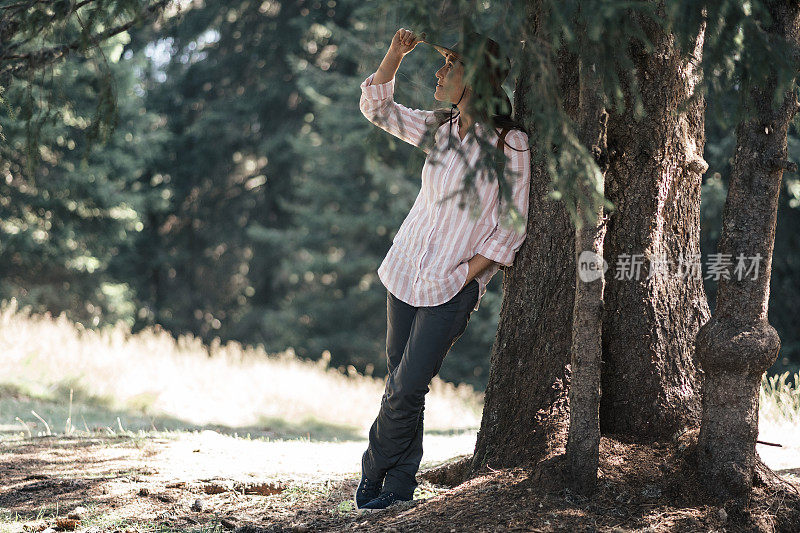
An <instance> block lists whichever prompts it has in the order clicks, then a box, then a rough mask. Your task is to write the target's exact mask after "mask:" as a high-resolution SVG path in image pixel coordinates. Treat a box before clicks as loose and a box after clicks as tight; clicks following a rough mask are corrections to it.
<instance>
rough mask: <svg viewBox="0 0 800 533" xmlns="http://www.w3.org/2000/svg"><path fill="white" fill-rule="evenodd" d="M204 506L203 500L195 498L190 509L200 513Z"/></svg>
mask: <svg viewBox="0 0 800 533" xmlns="http://www.w3.org/2000/svg"><path fill="white" fill-rule="evenodd" d="M205 507H206V504H205V503H203V500H201V499H199V498H198V499H196V500H195V501H194V503H192V507H191V509H192V511H197V512H198V513H202V512H203V509H205Z"/></svg>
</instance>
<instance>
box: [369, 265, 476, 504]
mask: <svg viewBox="0 0 800 533" xmlns="http://www.w3.org/2000/svg"><path fill="white" fill-rule="evenodd" d="M386 298H387V300H386V319H387V320H386V321H387V326H386V361H387V366H388V370H389V375H388V376H387V378H386V389H385V391H384V393H383V397H382V398H381V407H380V411H379V412H378V416H377V418H375V421H374V422H373V423H372V427H371V428H370V430H369V446H368V447H367V450H366V451H365V452H364V454H363V456H362V458H361V473H362V475H365V476H366V477H367V478H369V479H370V480H373V481H379V480H381V479H384V486H383V490H384V491H392V492H394V493H396V494H399V495H401V496H404V497H407V498H411V497H412V496H413V494H414V489H415V488H416V487H417V481H416V477H415V476H416V473H417V470H418V469H419V464H420V461H421V460H422V426H423V424H422V420H423V412H424V410H425V394H427V393H428V391H429V390H430V389H429V384H430V382H431V380H432V379H433V377H434V376H435V375H436V374H438V373H439V368H440V367H441V366H442V361H443V360H444V357H445V355H447V352H448V351H449V350H450V347H451V346H452V345H453V344H454V343H455V341H456V340H457V339H458V338H459V337H460V336H461V334H462V333H464V330H465V329H466V328H467V322H468V321H469V317H470V314H471V313H472V310H473V308H474V307H475V303H476V302H477V300H478V281H477V280H474V279H473V280H472V281H470V282H469V283H467V285H466V287H464V288H463V289H461V290H460V291H459V292H458V294H456V295H455V296H453V298H451V299H450V300H449V301H447V302H445V303H443V304H440V305H435V306H430V307H414V306H412V305H409V304H407V303H405V302H403V301H402V300H399V299H397V298H396V297H395V296H394V295H393V294H391V293H390V292H388V291H387V297H386Z"/></svg>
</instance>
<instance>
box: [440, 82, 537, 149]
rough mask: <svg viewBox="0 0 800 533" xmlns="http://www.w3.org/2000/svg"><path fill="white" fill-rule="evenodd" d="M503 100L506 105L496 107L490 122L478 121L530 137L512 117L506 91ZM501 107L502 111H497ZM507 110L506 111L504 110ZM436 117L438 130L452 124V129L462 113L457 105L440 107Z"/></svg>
mask: <svg viewBox="0 0 800 533" xmlns="http://www.w3.org/2000/svg"><path fill="white" fill-rule="evenodd" d="M501 99H504V100H505V102H504V105H502V104H501V105H500V106H498V105H497V104H495V105H494V108H495V109H494V111H495V112H494V113H492V114H491V115H490V116H489V120H488V121H487V120H485V119H484V120H480V117H479V118H478V119H477V120H480V121H481V122H482V123H486V122H489V123H490V125H491V127H492V128H495V129H496V128H505V129H508V130H520V131H522V132H523V133H525V135H530V134H529V132H528V130H527V129H526V128H525V126H523V125H522V124H521V123H520V122H519V121H518V120H516V119H515V118H514V117H512V116H511V102H510V101H509V99H508V96H506V95H505V91H504V92H503V96H501ZM498 107H500V108H501V109H497V108H498ZM504 108H505V109H504ZM433 112H434V117H435V118H436V127H437V129H438V128H439V127H441V126H442V125H443V124H445V123H447V122H450V127H451V128H452V121H453V120H457V119H458V116H459V114H460V113H461V112H460V111H459V110H458V108H456V106H455V105H453V106H451V107H449V108H448V107H440V108H437V109H434V110H433ZM503 143H504V144H505V145H506V146H508V147H509V148H511V149H512V150H516V148H514V147H513V146H510V145H509V144H508V143H506V142H505V140H503Z"/></svg>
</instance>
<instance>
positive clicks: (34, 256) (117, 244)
mask: <svg viewBox="0 0 800 533" xmlns="http://www.w3.org/2000/svg"><path fill="white" fill-rule="evenodd" d="M104 46H106V47H108V48H109V49H110V48H112V47H113V46H115V40H114V39H112V40H111V41H109V42H107V43H106V44H105V45H104ZM135 64H136V61H133V60H132V61H125V62H119V63H111V64H109V65H108V68H109V69H110V71H111V74H112V75H113V77H114V83H115V85H116V87H117V90H118V91H119V94H120V95H121V98H120V100H119V104H118V106H119V107H118V114H119V117H120V119H121V127H120V128H119V129H118V130H117V132H116V135H114V136H112V137H110V138H109V141H108V142H107V143H106V144H105V145H104V146H98V145H96V144H92V143H91V142H90V140H89V137H90V136H91V134H90V132H89V130H90V124H91V123H92V117H93V113H94V108H95V101H96V98H97V97H98V92H100V91H101V89H100V87H98V84H97V83H96V76H97V70H96V68H97V65H96V63H94V62H93V61H90V60H87V59H84V58H82V57H79V56H73V57H70V58H68V59H67V60H66V61H64V62H62V63H60V64H58V65H56V66H54V67H53V68H51V69H49V70H48V71H47V74H46V75H37V76H35V77H33V78H32V79H31V80H26V81H24V82H22V81H14V82H12V84H11V85H10V86H9V87H8V90H7V92H6V97H7V102H8V103H9V108H10V116H13V117H16V118H15V119H8V120H6V121H5V122H4V128H3V129H4V135H5V137H6V142H3V143H0V176H2V179H0V280H2V281H0V295H2V297H4V298H8V297H12V296H13V297H16V298H17V299H18V300H19V301H20V303H21V304H23V305H25V304H31V305H32V306H33V307H34V310H36V311H45V310H47V311H51V312H54V313H59V312H61V311H68V312H69V313H70V314H71V316H72V318H73V319H76V320H82V321H85V322H86V323H88V324H94V325H97V324H99V323H100V321H101V319H102V321H115V320H117V319H125V320H127V321H129V322H131V323H132V322H133V318H134V313H135V307H134V306H133V305H131V294H130V290H131V287H130V285H129V283H130V280H128V279H125V278H120V277H118V276H117V275H116V273H115V266H114V265H115V261H116V259H117V258H118V257H119V256H120V254H122V253H123V251H124V250H125V249H126V247H127V246H129V243H130V242H131V241H132V240H133V239H134V238H135V236H136V235H137V234H138V232H139V231H140V230H141V229H142V221H141V219H140V216H139V209H140V205H141V201H142V195H141V194H140V193H139V192H138V191H136V190H135V184H136V182H137V180H138V178H139V176H140V174H141V172H142V164H143V163H144V162H146V161H147V160H148V158H149V156H150V154H151V148H149V145H150V144H151V143H157V142H159V141H160V140H161V138H162V135H161V132H159V131H157V130H155V125H156V123H155V119H156V117H154V116H153V115H152V114H150V113H147V112H146V111H145V110H144V109H143V108H142V102H141V100H140V99H138V98H136V97H135V94H134V92H135V90H136V86H137V80H136V78H135V76H134V71H133V69H132V67H134V65H135ZM139 64H140V68H141V64H142V60H141V58H140V59H139ZM47 95H51V97H49V98H48V97H47ZM31 123H33V126H32V129H33V130H34V133H33V135H32V134H31V133H30V129H31ZM30 143H32V149H33V151H34V153H35V155H36V157H37V159H38V160H39V163H38V164H37V165H35V166H34V165H30V157H29V156H28V152H29V150H30V149H31V146H30V145H29V144H30Z"/></svg>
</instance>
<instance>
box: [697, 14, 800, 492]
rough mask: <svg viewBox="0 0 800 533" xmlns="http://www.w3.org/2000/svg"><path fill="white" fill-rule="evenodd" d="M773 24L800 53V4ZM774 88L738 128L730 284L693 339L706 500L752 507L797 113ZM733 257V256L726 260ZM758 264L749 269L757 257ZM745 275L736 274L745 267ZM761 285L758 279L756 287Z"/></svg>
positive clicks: (758, 92)
mask: <svg viewBox="0 0 800 533" xmlns="http://www.w3.org/2000/svg"><path fill="white" fill-rule="evenodd" d="M765 5H766V6H767V7H768V9H769V11H770V14H771V15H772V18H773V24H772V26H771V27H769V28H765V31H767V32H768V33H771V34H772V35H773V37H775V38H780V39H790V40H791V41H792V42H793V43H794V44H795V45H798V46H800V4H798V2H785V1H776V0H773V1H770V2H766V3H765ZM775 89H776V85H775V78H774V76H773V78H772V81H771V82H770V83H769V84H768V85H767V86H765V87H755V88H753V89H752V90H751V92H750V95H749V96H750V101H749V105H751V106H752V110H753V111H754V112H755V118H752V119H750V120H748V121H745V122H743V123H740V124H739V125H738V126H737V128H736V151H735V153H734V157H733V165H732V170H731V178H730V183H729V185H728V196H727V198H726V200H725V208H724V210H723V216H722V233H721V235H720V240H719V244H718V246H717V251H718V253H719V254H725V255H724V256H720V258H723V259H725V260H726V261H727V260H730V261H731V262H732V266H733V268H732V269H731V270H733V271H732V272H730V273H729V279H725V276H724V275H723V276H722V277H721V279H720V280H719V285H718V288H717V303H716V308H715V310H714V315H713V316H712V317H711V320H709V321H708V322H707V323H706V324H705V325H703V327H702V328H701V329H700V331H699V333H698V334H697V356H698V359H699V362H700V365H701V367H702V369H703V371H704V372H705V375H706V379H705V385H704V389H703V410H702V426H701V429H700V436H699V439H698V447H697V453H698V463H699V465H700V470H701V472H702V473H703V474H704V475H703V477H702V479H703V480H704V481H705V483H706V486H707V488H708V490H709V491H710V493H711V494H712V495H714V496H716V497H718V498H720V499H725V500H730V501H731V502H732V503H734V504H736V505H742V504H745V503H746V502H747V499H748V496H749V494H750V491H751V488H752V484H753V474H754V467H755V464H756V455H755V446H756V438H757V436H758V388H759V385H760V383H761V376H762V375H763V373H764V372H765V371H766V370H767V368H769V366H770V365H772V363H774V362H775V359H776V358H777V356H778V350H779V349H780V338H779V337H778V334H777V332H776V331H775V329H774V328H773V327H772V326H771V325H770V324H769V322H768V320H767V304H768V302H769V280H770V270H771V265H772V249H773V245H774V242H775V222H776V219H777V208H778V195H779V193H780V186H781V179H782V177H783V171H784V169H787V168H792V169H793V170H796V168H793V164H791V163H789V162H788V161H787V160H786V157H787V132H788V128H789V123H790V121H791V120H792V117H793V116H794V115H795V113H796V112H797V110H798V108H799V107H800V102H798V101H797V99H796V97H795V94H794V91H789V92H787V94H786V96H785V98H784V100H783V103H782V105H781V106H780V107H779V108H778V109H777V110H773V109H772V105H771V100H772V95H773V94H774V92H775ZM728 254H730V255H728ZM756 254H759V255H760V259H755V261H754V260H753V259H752V258H754V257H758V256H757V255H756ZM740 255H741V257H742V259H743V260H744V266H745V269H749V268H751V267H753V266H758V272H757V273H755V272H753V273H751V272H747V273H746V275H742V273H743V272H742V271H736V267H737V265H738V263H739V257H740ZM753 278H755V279H753Z"/></svg>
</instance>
